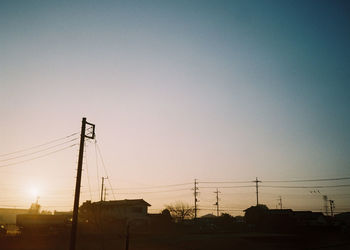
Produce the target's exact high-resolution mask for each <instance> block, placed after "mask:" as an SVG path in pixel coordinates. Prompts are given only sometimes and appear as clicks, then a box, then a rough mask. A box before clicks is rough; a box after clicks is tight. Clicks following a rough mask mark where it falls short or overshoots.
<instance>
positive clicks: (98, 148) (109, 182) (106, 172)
mask: <svg viewBox="0 0 350 250" xmlns="http://www.w3.org/2000/svg"><path fill="white" fill-rule="evenodd" d="M95 147H97V152H98V153H99V155H100V159H101V162H102V166H103V169H104V170H105V174H106V175H107V180H108V184H109V186H110V188H111V190H112V196H113V199H115V194H114V192H113V187H112V183H111V181H110V179H109V178H108V177H109V176H108V171H107V168H106V165H105V162H104V160H103V157H102V153H101V149H100V146H99V145H98V144H97V140H96V139H95ZM96 157H97V156H96Z"/></svg>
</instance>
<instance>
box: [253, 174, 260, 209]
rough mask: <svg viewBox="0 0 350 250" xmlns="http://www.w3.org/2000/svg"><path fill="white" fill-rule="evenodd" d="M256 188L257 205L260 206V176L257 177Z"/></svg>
mask: <svg viewBox="0 0 350 250" xmlns="http://www.w3.org/2000/svg"><path fill="white" fill-rule="evenodd" d="M253 182H255V188H256V205H257V206H258V205H259V185H258V183H259V182H261V181H259V180H258V177H256V178H255V181H253Z"/></svg>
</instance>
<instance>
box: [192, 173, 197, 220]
mask: <svg viewBox="0 0 350 250" xmlns="http://www.w3.org/2000/svg"><path fill="white" fill-rule="evenodd" d="M197 184H198V182H197V179H194V193H193V194H194V218H195V219H197V210H198V208H197V202H198V199H197V195H198V192H197V190H198V187H197Z"/></svg>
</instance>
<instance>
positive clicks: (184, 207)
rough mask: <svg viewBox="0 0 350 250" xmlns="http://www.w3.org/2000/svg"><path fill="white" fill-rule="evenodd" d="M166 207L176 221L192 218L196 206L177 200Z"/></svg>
mask: <svg viewBox="0 0 350 250" xmlns="http://www.w3.org/2000/svg"><path fill="white" fill-rule="evenodd" d="M165 208H166V209H167V210H168V211H169V212H170V215H171V217H172V218H173V219H174V220H175V221H183V220H185V219H192V218H193V217H194V208H192V207H190V206H189V205H188V204H187V203H183V202H180V201H178V202H176V203H173V204H169V205H166V206H165Z"/></svg>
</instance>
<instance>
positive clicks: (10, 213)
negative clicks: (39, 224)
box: [0, 208, 29, 224]
mask: <svg viewBox="0 0 350 250" xmlns="http://www.w3.org/2000/svg"><path fill="white" fill-rule="evenodd" d="M28 212H29V209H17V208H0V224H16V216H17V215H18V214H27V213H28Z"/></svg>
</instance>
